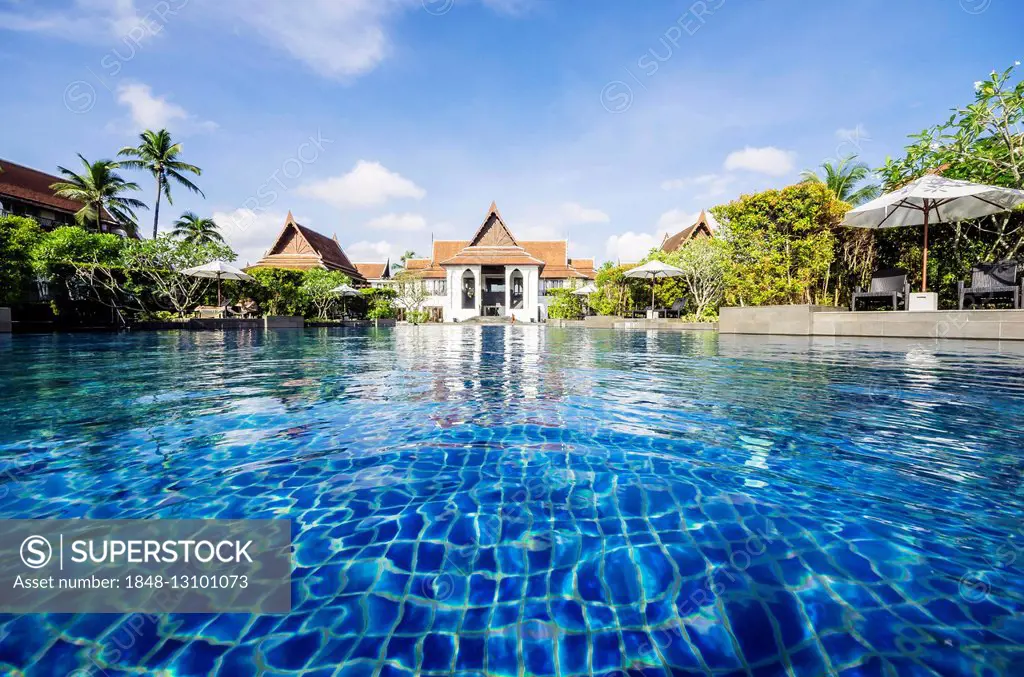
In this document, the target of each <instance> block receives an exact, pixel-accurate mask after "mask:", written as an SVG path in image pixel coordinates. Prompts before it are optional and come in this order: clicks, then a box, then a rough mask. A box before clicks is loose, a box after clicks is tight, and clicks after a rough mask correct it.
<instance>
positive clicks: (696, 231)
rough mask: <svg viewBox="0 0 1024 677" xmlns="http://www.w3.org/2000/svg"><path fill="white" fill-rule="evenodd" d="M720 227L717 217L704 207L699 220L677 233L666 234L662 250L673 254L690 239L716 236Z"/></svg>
mask: <svg viewBox="0 0 1024 677" xmlns="http://www.w3.org/2000/svg"><path fill="white" fill-rule="evenodd" d="M719 229H720V226H719V225H718V221H717V220H716V219H715V217H714V216H712V215H711V214H708V213H707V211H706V210H703V209H702V210H701V212H700V216H699V217H697V222H696V223H694V224H693V225H692V226H689V227H687V228H684V229H683V230H681V231H679V232H678V233H676V234H675V235H666V236H665V239H664V240H663V241H662V243H661V251H663V252H665V253H667V254H671V253H672V252H674V251H678V250H679V248H680V247H682V246H683V245H684V244H686V243H687V242H689V241H690V240H696V239H698V238H702V237H715V233H716V232H718V230H719Z"/></svg>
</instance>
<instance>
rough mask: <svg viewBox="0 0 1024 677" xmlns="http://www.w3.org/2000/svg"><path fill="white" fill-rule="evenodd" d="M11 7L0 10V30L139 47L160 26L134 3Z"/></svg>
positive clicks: (101, 0)
mask: <svg viewBox="0 0 1024 677" xmlns="http://www.w3.org/2000/svg"><path fill="white" fill-rule="evenodd" d="M10 7H11V9H9V10H0V28H6V29H8V30H15V31H27V32H34V33H47V34H49V35H56V36H58V37H61V38H65V39H68V40H75V41H105V40H110V38H124V39H125V40H126V41H130V42H132V43H136V46H138V43H139V42H140V41H141V40H143V39H144V38H147V37H150V36H152V35H155V34H156V33H159V32H160V31H161V30H162V27H163V26H162V24H161V23H159V22H154V21H153V20H152V17H150V16H149V15H142V14H140V13H139V12H138V10H137V9H136V7H135V3H134V1H133V0H74V2H72V3H71V4H70V6H68V7H63V8H60V9H57V8H53V7H50V8H47V9H41V8H39V7H38V6H30V5H29V4H28V3H21V2H14V3H11V5H10ZM168 13H169V12H168Z"/></svg>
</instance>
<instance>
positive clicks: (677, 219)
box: [658, 209, 700, 244]
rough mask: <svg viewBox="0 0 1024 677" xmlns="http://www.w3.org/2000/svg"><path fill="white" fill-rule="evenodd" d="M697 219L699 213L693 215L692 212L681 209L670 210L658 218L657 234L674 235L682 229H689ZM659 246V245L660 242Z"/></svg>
mask: <svg viewBox="0 0 1024 677" xmlns="http://www.w3.org/2000/svg"><path fill="white" fill-rule="evenodd" d="M699 218H700V214H699V213H697V214H694V213H692V212H685V211H683V210H682V209H671V210H669V211H667V212H665V213H664V214H662V215H661V216H660V217H659V218H658V232H659V233H668V234H672V233H676V232H678V231H680V230H682V229H683V228H689V227H690V226H692V225H693V224H694V223H696V222H697V219H699ZM659 244H661V243H660V241H659Z"/></svg>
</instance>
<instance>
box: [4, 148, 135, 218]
mask: <svg viewBox="0 0 1024 677" xmlns="http://www.w3.org/2000/svg"><path fill="white" fill-rule="evenodd" d="M58 181H64V179H62V178H61V177H59V176H54V175H53V174H47V173H46V172H41V171H39V170H37V169H31V168H29V167H24V166H22V165H19V164H15V163H14V162H11V161H9V160H0V214H11V215H13V216H27V217H29V218H32V219H35V220H36V222H38V223H39V225H40V226H42V227H43V228H45V229H46V230H52V229H54V228H59V227H61V226H73V225H75V213H76V212H77V211H78V210H79V209H81V208H82V203H81V202H75V201H74V200H68V199H66V198H62V197H57V196H56V195H54V194H53V190H52V189H51V188H50V186H52V185H53V184H55V183H57V182H58ZM100 230H101V231H103V232H107V233H118V234H121V235H123V234H125V231H124V230H123V229H122V228H121V226H120V225H118V223H117V222H116V221H115V220H114V219H113V218H111V217H110V215H109V214H107V213H106V212H105V211H104V213H103V214H102V216H101V218H100Z"/></svg>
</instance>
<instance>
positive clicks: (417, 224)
mask: <svg viewBox="0 0 1024 677" xmlns="http://www.w3.org/2000/svg"><path fill="white" fill-rule="evenodd" d="M366 227H367V228H373V229H375V230H402V231H409V232H411V231H416V230H423V229H424V228H426V227H427V220H426V219H425V218H423V216H421V215H420V214H384V215H383V216H378V217H377V218H375V219H371V220H370V221H369V222H367V224H366Z"/></svg>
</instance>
